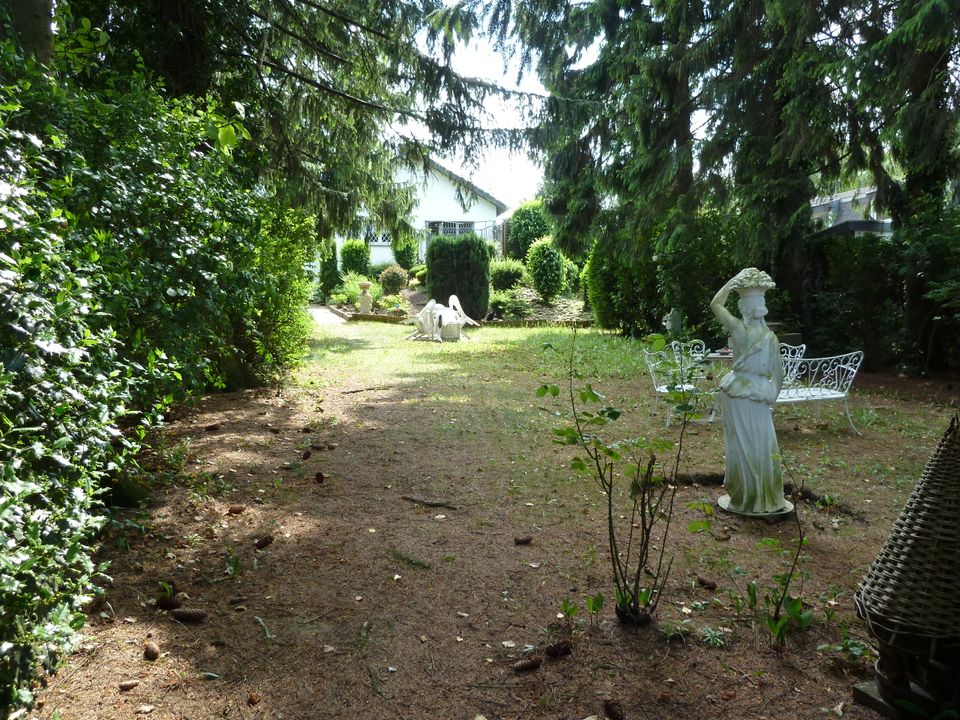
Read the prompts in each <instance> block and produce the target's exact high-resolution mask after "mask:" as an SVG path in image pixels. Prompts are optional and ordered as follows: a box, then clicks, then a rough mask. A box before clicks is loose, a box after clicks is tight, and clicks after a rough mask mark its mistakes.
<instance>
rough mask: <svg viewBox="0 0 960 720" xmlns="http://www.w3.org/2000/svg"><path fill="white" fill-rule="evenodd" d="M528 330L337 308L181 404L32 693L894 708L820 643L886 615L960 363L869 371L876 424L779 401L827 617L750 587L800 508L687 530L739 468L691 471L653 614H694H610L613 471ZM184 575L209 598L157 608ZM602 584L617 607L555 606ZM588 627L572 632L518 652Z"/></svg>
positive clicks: (285, 704) (86, 697)
mask: <svg viewBox="0 0 960 720" xmlns="http://www.w3.org/2000/svg"><path fill="white" fill-rule="evenodd" d="M511 332H512V334H510V333H511ZM522 332H529V331H519V330H517V331H508V330H489V329H484V330H482V331H478V333H477V338H476V339H475V342H474V343H472V344H471V343H461V344H460V345H459V346H456V345H447V346H436V345H427V344H422V345H416V353H417V354H416V355H415V356H414V355H411V356H410V357H412V358H413V359H407V360H405V361H404V362H400V363H394V362H393V361H392V360H389V357H391V356H389V355H387V354H386V353H389V352H391V349H397V348H401V347H403V348H405V347H406V346H401V345H400V344H399V343H400V342H401V341H400V340H399V338H400V337H402V334H403V329H402V328H394V327H391V326H385V325H378V326H376V327H371V326H369V325H366V326H363V327H360V326H358V325H357V324H348V325H343V326H339V327H332V328H327V329H325V330H324V333H323V334H322V335H321V336H320V337H318V339H317V341H316V342H315V343H314V353H313V357H314V359H315V362H312V363H309V364H308V365H307V366H306V367H305V368H304V370H303V371H302V372H301V373H300V375H299V376H298V378H297V380H296V381H295V382H294V383H292V384H290V385H289V386H287V387H285V388H284V389H282V390H279V391H278V390H276V389H261V390H256V391H247V392H240V393H230V394H220V395H211V396H208V397H205V398H203V399H202V400H201V401H200V402H199V403H198V404H197V405H196V406H195V407H193V408H190V409H185V410H183V411H182V413H181V414H180V415H179V416H178V417H176V418H174V419H173V421H172V422H171V423H170V425H169V427H168V428H167V430H166V433H165V442H164V448H165V450H164V451H163V452H162V453H159V454H158V456H157V457H156V458H154V459H153V460H151V461H149V463H148V464H151V466H153V467H156V468H157V470H158V472H160V471H162V470H163V469H164V468H171V467H173V468H174V469H178V472H177V474H176V475H175V476H173V477H172V478H171V479H169V480H167V481H165V482H162V483H160V484H159V485H158V486H157V487H156V489H155V491H154V496H153V499H152V501H151V502H150V504H149V506H148V507H146V508H145V509H143V510H139V511H130V512H127V513H123V514H120V515H118V516H117V518H116V521H117V522H116V523H115V525H114V527H113V529H112V530H111V531H110V532H109V533H108V534H106V535H105V537H104V548H103V552H102V559H103V560H105V561H109V563H110V567H109V570H108V573H109V574H110V575H111V576H112V578H113V582H112V584H110V586H109V587H108V588H107V594H106V598H105V601H104V602H103V603H102V604H101V605H99V606H98V607H96V608H94V609H92V610H91V613H90V618H89V626H88V627H87V629H86V631H85V633H86V640H85V642H84V644H83V645H82V647H81V648H79V649H78V651H77V652H76V654H74V655H73V656H72V657H71V658H70V659H69V660H68V661H67V663H66V665H65V666H64V667H63V668H62V669H61V671H60V673H59V674H58V675H57V676H56V677H55V678H53V679H52V680H51V681H50V684H49V686H48V688H47V689H46V690H45V691H44V692H43V693H42V694H41V703H42V705H41V707H40V708H39V709H38V710H37V711H35V712H34V713H33V715H32V716H33V717H38V718H53V717H57V716H59V717H61V718H64V720H66V719H68V718H69V719H71V720H73V719H76V720H81V719H86V718H89V719H93V718H134V717H141V716H143V717H150V718H164V719H168V718H170V719H172V718H178V719H179V718H278V719H279V718H411V719H412V720H425V719H427V718H457V719H466V720H474V718H476V717H477V716H479V715H482V716H484V717H485V718H487V719H488V720H493V719H494V718H569V719H571V720H581V719H582V718H585V717H587V716H590V715H598V716H600V717H602V716H603V714H604V702H605V701H607V700H612V701H615V702H616V703H619V705H620V706H621V708H622V713H623V717H625V718H817V717H841V716H842V717H846V718H874V717H877V716H876V715H875V714H874V713H873V712H872V711H869V710H867V709H864V708H862V707H858V706H855V705H853V704H852V703H851V686H852V685H853V684H854V683H855V682H856V681H858V680H859V679H862V678H863V677H865V676H866V675H868V674H869V673H868V670H867V662H846V661H843V660H842V659H841V658H839V657H838V656H836V655H835V654H831V653H829V652H822V651H818V650H817V647H818V645H820V644H822V643H836V642H838V640H839V638H840V629H841V628H849V633H850V637H854V638H858V639H860V640H866V635H865V632H864V630H863V628H862V626H861V625H860V624H859V623H858V621H856V620H855V619H854V617H853V611H852V592H853V590H854V589H855V587H856V583H857V582H858V581H859V579H860V577H862V575H863V572H864V571H865V569H866V567H867V565H868V564H869V563H870V562H871V561H872V559H873V557H874V556H875V554H876V552H877V550H878V548H879V547H880V545H881V543H882V541H883V539H884V538H885V537H886V534H887V532H888V531H889V527H890V524H891V523H892V522H893V519H894V518H895V517H896V514H897V512H898V509H899V507H901V506H902V503H903V501H904V499H905V498H906V496H907V494H908V493H909V491H910V489H911V488H912V482H913V481H914V480H915V479H916V478H917V477H918V475H919V471H920V470H921V469H922V466H923V463H924V462H925V461H926V458H927V457H928V456H929V453H930V451H931V450H932V448H933V445H934V444H935V442H936V439H937V438H938V437H939V434H940V432H942V430H943V429H944V428H945V426H946V418H947V417H948V415H949V412H950V411H951V410H950V406H951V404H954V406H955V402H956V393H955V392H954V390H953V387H952V385H949V383H947V382H937V383H934V382H932V381H931V384H929V385H924V384H923V382H922V381H913V380H910V379H905V378H899V377H896V376H871V377H870V378H868V379H867V380H866V381H865V382H864V383H863V387H864V391H863V392H862V394H860V395H858V396H857V398H856V399H855V402H854V408H855V411H856V417H857V419H858V420H859V421H860V422H861V423H862V424H864V425H865V429H864V435H863V436H855V435H853V434H852V433H850V432H849V430H845V429H844V428H843V424H844V422H845V421H837V419H836V418H834V417H832V415H831V413H835V412H836V410H835V409H831V410H826V409H825V410H824V416H823V418H821V417H820V416H818V415H816V414H813V413H808V414H801V415H799V416H796V415H792V414H790V413H789V411H788V412H787V413H783V414H778V416H777V429H778V433H779V434H780V437H781V443H782V446H783V449H784V455H785V458H789V462H790V465H791V467H792V468H793V475H791V476H788V480H790V479H791V478H792V479H794V480H798V479H800V476H802V479H803V480H804V481H805V483H806V486H807V487H808V488H809V489H810V490H811V492H812V493H813V494H814V495H815V496H817V497H819V498H822V499H823V502H807V503H801V505H800V516H801V519H802V521H803V522H804V525H805V527H806V529H807V533H808V540H809V544H808V545H807V547H806V548H805V549H804V560H803V561H802V562H801V568H802V569H803V570H804V571H805V572H808V573H809V577H808V579H806V580H805V581H804V584H803V586H802V587H798V588H797V590H798V592H802V595H803V597H804V599H805V601H806V602H807V605H808V607H810V608H811V609H812V610H814V612H815V621H814V623H813V625H812V627H811V629H809V630H806V631H799V630H798V631H795V632H793V633H791V634H790V635H789V637H788V641H787V646H786V648H784V649H780V650H778V649H776V648H774V647H773V646H772V645H771V643H770V641H769V639H768V637H767V636H766V634H765V631H763V630H762V628H761V627H760V625H759V623H758V622H757V618H756V617H755V616H753V615H752V614H751V613H750V611H749V610H748V609H746V608H744V607H742V601H743V597H744V593H745V587H746V583H747V581H748V580H749V579H751V578H755V579H756V580H757V584H758V587H760V588H761V589H762V588H764V587H766V586H769V585H772V584H773V581H772V579H771V578H772V576H773V575H774V574H776V573H778V572H783V570H784V569H785V565H786V564H787V563H788V560H789V554H790V548H791V547H792V546H791V540H793V539H795V537H796V526H795V525H794V524H792V523H783V524H777V525H768V524H766V523H762V522H761V523H753V522H748V521H744V520H741V519H736V518H733V517H731V516H724V517H718V516H714V517H713V518H712V525H711V528H710V530H709V531H708V532H700V533H693V532H689V531H688V530H687V527H686V526H687V525H688V523H690V522H691V521H693V520H696V519H697V518H699V517H702V511H701V510H698V509H696V503H698V502H701V501H708V502H712V501H713V500H715V498H716V496H717V495H719V488H715V487H708V486H697V485H692V486H691V485H683V486H681V487H680V490H679V492H678V495H677V500H676V516H675V518H674V524H673V528H672V531H671V532H672V536H671V540H670V554H671V556H672V557H674V567H673V572H672V574H671V578H670V580H669V582H668V584H667V588H666V594H665V599H664V602H663V605H662V606H661V610H660V612H659V618H658V619H659V620H660V621H661V622H662V623H664V624H669V623H673V624H679V623H682V622H683V621H684V620H688V621H689V623H688V624H689V625H690V626H691V628H692V632H691V633H690V634H689V636H688V637H686V638H685V639H679V640H674V641H672V642H671V641H668V640H667V639H666V638H665V637H664V635H663V634H662V633H660V632H658V631H657V630H656V629H655V628H654V627H648V628H642V629H639V630H631V629H628V628H624V627H623V626H621V625H620V624H618V623H617V621H616V619H615V618H614V614H613V612H612V604H613V598H612V591H611V588H610V582H609V572H610V571H609V562H608V559H607V549H606V544H605V543H606V538H605V535H604V532H603V509H602V498H601V497H600V496H599V494H598V492H597V491H596V490H595V489H594V487H593V486H592V485H590V484H589V482H588V481H586V480H582V479H581V480H574V479H572V473H571V472H570V470H569V459H570V454H569V453H568V450H567V449H566V448H561V447H559V446H555V445H552V444H551V443H550V427H551V426H552V424H553V423H555V420H556V419H555V418H553V417H552V416H550V415H549V414H547V413H544V412H541V411H540V410H538V408H537V407H536V404H537V401H536V400H535V399H534V398H533V392H532V391H533V389H534V388H535V387H536V385H537V384H539V383H540V382H544V381H545V380H547V379H548V376H550V374H551V373H550V371H549V370H547V369H545V363H547V362H548V360H547V359H545V358H546V357H547V356H546V355H537V354H536V353H533V352H528V351H527V350H525V349H524V348H527V347H533V346H539V344H540V343H539V342H537V343H535V344H534V343H529V344H524V343H528V341H527V340H524V339H523V338H525V337H527V336H522V335H520V333H522ZM483 333H501V334H491V335H487V336H484V337H481V335H482V334H483ZM547 337H553V336H550V335H543V338H547ZM539 339H540V337H539V336H538V338H537V340H539ZM410 345H413V344H412V343H410ZM400 351H402V352H408V353H409V352H411V351H409V350H398V352H400ZM537 352H539V351H537ZM544 352H545V351H544ZM553 379H556V376H553ZM600 384H602V386H603V389H604V391H605V392H606V393H607V395H608V397H610V398H611V399H613V400H616V401H617V402H623V403H627V404H629V403H633V407H632V408H631V409H633V410H635V411H637V412H635V413H634V414H635V415H636V416H637V417H638V418H639V419H638V420H637V422H638V423H639V424H641V425H644V426H645V427H647V428H648V429H652V430H653V431H655V432H657V433H661V434H666V436H667V437H672V438H674V439H677V438H678V435H677V433H678V430H677V428H676V427H673V428H671V429H670V430H664V429H663V423H662V421H661V418H660V416H658V415H653V416H652V417H651V413H652V412H655V409H654V407H653V403H652V401H651V400H649V399H648V398H649V395H650V394H651V393H650V392H648V388H647V386H646V379H645V378H644V377H643V376H642V374H641V373H639V372H633V373H626V372H624V373H621V374H617V373H613V374H611V375H610V376H608V377H606V378H605V379H604V382H603V383H598V386H599V385H600ZM548 409H553V407H552V406H551V407H550V408H548ZM556 409H557V410H558V411H562V409H563V408H562V405H560V404H558V405H556ZM828 417H829V419H824V418H828ZM841 420H842V418H841ZM941 420H943V422H941ZM719 438H720V430H719V427H717V426H698V427H696V428H694V429H693V430H692V431H691V434H690V435H689V436H688V439H687V441H686V442H687V443H689V453H690V455H689V457H690V461H689V463H687V464H686V465H685V469H686V472H687V473H699V474H700V475H701V476H702V477H708V476H710V475H711V473H712V474H714V475H715V474H716V472H717V469H718V468H721V472H722V459H721V458H722V441H721V440H720V439H719ZM424 501H429V502H430V503H439V504H437V505H432V506H431V505H428V504H425V502H424ZM525 535H529V536H532V538H533V539H532V542H531V543H530V544H528V545H517V544H515V541H514V539H515V538H517V537H520V536H525ZM698 576H699V577H700V578H703V579H707V580H712V581H714V582H716V583H717V584H718V588H717V589H716V590H710V589H707V588H706V587H703V584H702V583H701V582H698ZM165 591H170V592H172V593H179V592H182V593H185V596H181V597H182V599H183V602H184V607H186V608H195V609H198V610H202V611H203V612H204V613H205V617H204V619H203V620H202V621H200V622H194V623H189V622H180V621H177V620H175V619H173V618H171V617H170V616H169V614H168V613H167V612H165V611H162V610H160V609H158V608H157V607H156V605H155V603H156V600H157V598H158V595H163V594H164V592H165ZM597 591H603V592H604V593H605V595H606V596H607V604H606V607H605V609H604V610H603V612H602V613H601V614H600V616H599V618H598V619H597V621H596V622H593V621H591V620H589V619H588V618H587V617H586V612H585V611H583V610H581V612H580V613H579V614H578V615H577V616H575V617H574V619H573V621H572V622H571V623H569V624H567V623H565V622H563V621H560V620H558V619H557V613H558V611H559V610H560V607H561V604H562V603H563V601H564V600H565V599H569V600H570V601H572V602H576V603H577V604H579V605H580V606H581V607H582V606H583V598H584V597H585V596H587V595H589V594H593V593H596V592H597ZM761 591H762V590H761ZM738 598H739V602H740V604H741V605H740V606H738V600H737V599H738ZM704 628H707V629H709V630H712V631H713V634H714V636H715V637H717V636H718V637H719V638H720V644H709V643H708V642H705V640H704V638H705V637H706V636H707V634H708V633H705V632H704ZM568 631H569V633H570V636H571V637H572V639H573V652H572V653H570V654H569V655H565V656H563V657H559V658H555V659H551V658H544V660H543V663H542V665H541V666H540V667H539V669H537V670H533V671H530V672H524V673H519V672H516V671H515V670H514V669H513V665H514V663H516V662H517V661H518V660H519V659H521V658H522V657H524V650H525V647H526V646H532V647H533V651H532V653H533V654H537V653H541V652H542V650H543V648H544V647H545V646H546V645H547V644H548V643H550V642H551V641H552V640H554V639H556V638H557V637H558V636H562V635H564V633H565V632H568ZM146 642H151V643H155V644H156V646H157V649H158V650H159V652H160V655H159V657H158V658H157V659H155V660H148V659H146V658H145V657H144V647H145V643H146ZM526 649H528V650H529V647H526ZM122 683H126V684H122ZM123 688H127V689H123ZM608 707H609V706H608ZM610 712H613V711H612V710H611V711H610Z"/></svg>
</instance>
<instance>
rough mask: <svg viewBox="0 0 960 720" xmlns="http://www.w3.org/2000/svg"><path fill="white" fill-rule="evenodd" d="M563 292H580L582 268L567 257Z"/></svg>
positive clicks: (564, 265)
mask: <svg viewBox="0 0 960 720" xmlns="http://www.w3.org/2000/svg"><path fill="white" fill-rule="evenodd" d="M563 291H564V292H568V293H573V294H576V293H577V292H579V291H580V268H578V267H577V264H576V263H575V262H574V261H573V260H571V259H570V258H568V257H567V256H566V255H564V256H563Z"/></svg>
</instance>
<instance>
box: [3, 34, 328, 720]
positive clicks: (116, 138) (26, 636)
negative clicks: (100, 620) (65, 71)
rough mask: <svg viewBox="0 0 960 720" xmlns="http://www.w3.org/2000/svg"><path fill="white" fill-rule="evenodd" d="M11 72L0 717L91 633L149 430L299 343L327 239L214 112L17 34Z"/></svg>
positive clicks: (9, 54)
mask: <svg viewBox="0 0 960 720" xmlns="http://www.w3.org/2000/svg"><path fill="white" fill-rule="evenodd" d="M94 34H96V33H95V32H94ZM73 40H74V39H73V38H71V36H66V35H64V36H61V37H60V38H59V40H58V44H59V46H60V47H62V48H64V49H65V50H66V51H67V52H71V48H73V46H72V45H71V43H72V42H73ZM85 41H86V42H88V43H89V42H93V41H92V40H90V38H85ZM73 49H74V50H75V49H76V48H73ZM82 49H83V48H81V50H82ZM71 57H72V58H74V60H73V61H74V62H79V60H76V58H82V57H84V55H83V53H82V52H78V53H74V54H73V55H71ZM0 62H2V64H3V67H4V69H5V70H6V71H7V73H6V75H5V79H4V82H5V83H7V84H6V85H3V86H2V87H0V178H3V179H4V180H5V181H6V182H7V183H8V184H9V185H8V188H7V189H5V190H4V194H3V198H2V201H3V206H4V212H3V213H0V536H2V537H3V538H4V543H3V544H0V708H2V710H0V716H2V715H3V713H4V712H10V711H12V709H15V708H18V707H24V706H29V705H30V704H31V702H32V695H31V690H32V687H33V685H34V673H35V671H36V670H37V669H38V668H41V667H42V668H46V669H47V670H52V669H53V668H54V666H55V665H56V663H57V661H58V659H59V657H60V655H61V653H62V651H63V650H64V649H66V648H69V646H70V643H71V642H72V640H73V638H74V637H75V633H76V630H77V629H78V628H79V627H80V626H81V625H82V623H83V620H84V616H83V614H82V613H81V612H80V611H79V609H80V607H81V606H82V604H83V602H84V600H85V599H86V598H87V595H88V593H89V592H90V591H91V590H92V586H91V578H92V577H93V575H94V573H95V571H96V569H95V568H94V566H93V563H92V560H91V558H90V550H89V544H90V541H91V538H92V535H93V533H94V532H95V531H96V529H97V527H98V526H99V525H100V523H101V515H102V509H101V508H99V506H98V503H97V501H96V498H97V496H98V494H99V493H100V491H101V490H102V489H103V488H104V487H105V486H107V485H109V484H110V483H112V482H114V480H115V479H117V478H119V477H121V476H123V474H124V473H128V472H134V471H135V466H134V462H135V460H134V454H135V453H136V451H137V450H138V447H139V444H140V443H141V442H142V440H143V438H144V437H145V436H146V433H147V430H148V429H149V428H150V427H152V426H153V425H155V424H156V423H157V422H159V421H160V419H161V418H162V413H163V412H164V411H165V409H166V408H167V407H168V406H169V405H170V404H172V403H174V402H176V401H178V400H180V399H183V398H186V397H187V396H188V395H189V394H190V393H191V392H195V391H199V390H201V389H204V388H210V387H230V386H233V385H238V384H241V383H246V382H257V381H261V380H264V379H267V378H269V377H273V376H275V375H277V374H278V373H280V372H282V371H283V370H284V369H285V367H287V366H289V364H291V363H292V362H294V361H295V360H296V359H297V357H298V356H299V354H300V353H301V352H302V350H303V348H304V345H305V336H306V332H307V327H308V325H307V316H306V313H305V310H304V303H305V302H306V298H307V294H308V292H309V285H310V283H309V277H308V275H307V272H306V270H305V269H304V265H305V262H306V260H307V256H308V255H309V254H311V253H312V248H313V245H314V242H315V241H314V237H313V227H314V221H313V219H312V218H311V217H310V216H307V215H304V214H303V213H300V212H297V211H291V210H284V209H282V208H280V207H278V206H277V205H276V203H274V202H273V201H272V200H270V199H269V198H264V197H263V193H262V190H261V191H256V192H255V191H254V190H253V189H252V188H250V187H248V186H246V185H245V184H244V182H245V181H244V179H243V178H242V175H240V174H238V173H237V172H236V169H235V168H234V166H233V163H232V160H231V152H232V146H233V144H234V143H235V142H236V139H237V138H238V137H242V136H243V128H242V127H241V126H240V125H239V124H238V123H237V121H236V120H235V119H231V118H229V117H226V116H224V115H221V114H219V113H218V112H217V111H216V110H215V109H213V108H212V107H211V105H209V104H208V102H207V101H204V102H202V103H192V102H190V101H188V100H184V99H181V100H177V101H168V100H165V99H164V98H162V97H161V96H160V95H159V94H158V93H157V92H156V91H155V90H154V89H153V87H152V86H151V85H150V83H149V81H148V80H147V79H146V78H144V77H143V76H140V75H136V74H134V75H132V76H122V77H120V76H108V74H107V73H106V71H103V70H99V71H98V72H99V75H98V79H99V80H100V81H101V82H102V85H101V86H100V87H99V89H97V90H90V89H84V88H81V87H78V86H76V85H73V84H71V83H70V82H69V81H64V80H62V79H61V78H62V77H63V75H57V74H55V73H51V74H49V75H42V74H40V73H37V72H35V71H34V70H32V69H31V68H28V67H25V66H24V65H23V64H22V63H21V62H20V60H19V59H18V57H17V56H16V55H15V53H14V52H13V50H12V46H11V45H10V44H9V43H8V42H3V41H0ZM227 127H229V128H231V132H229V133H228V132H224V128H227Z"/></svg>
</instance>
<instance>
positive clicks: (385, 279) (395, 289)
mask: <svg viewBox="0 0 960 720" xmlns="http://www.w3.org/2000/svg"><path fill="white" fill-rule="evenodd" d="M380 284H381V285H382V286H383V292H385V293H386V294H387V295H396V294H397V293H399V292H400V291H401V290H403V289H404V288H405V287H406V286H407V271H406V270H404V269H403V268H402V267H400V266H399V265H391V266H389V267H388V268H386V269H384V271H383V272H382V273H380Z"/></svg>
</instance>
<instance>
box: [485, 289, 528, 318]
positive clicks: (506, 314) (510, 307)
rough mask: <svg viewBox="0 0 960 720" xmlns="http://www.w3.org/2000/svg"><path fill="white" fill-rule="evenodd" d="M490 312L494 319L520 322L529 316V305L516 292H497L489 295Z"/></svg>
mask: <svg viewBox="0 0 960 720" xmlns="http://www.w3.org/2000/svg"><path fill="white" fill-rule="evenodd" d="M490 312H491V313H493V316H494V317H495V318H501V319H503V320H520V319H523V318H525V317H526V316H527V315H529V314H530V303H528V302H527V301H526V300H524V299H523V298H522V297H520V295H519V294H518V293H517V291H516V290H497V291H495V292H493V293H491V294H490Z"/></svg>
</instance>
